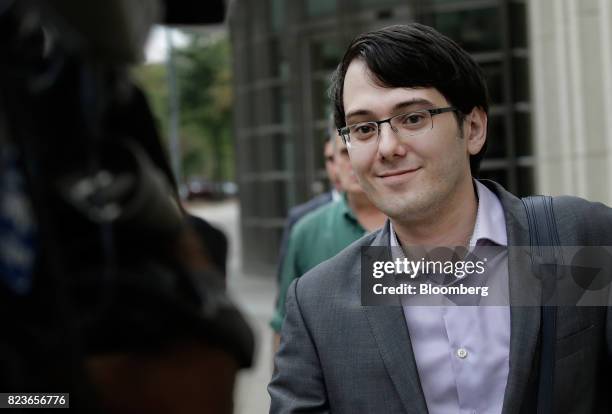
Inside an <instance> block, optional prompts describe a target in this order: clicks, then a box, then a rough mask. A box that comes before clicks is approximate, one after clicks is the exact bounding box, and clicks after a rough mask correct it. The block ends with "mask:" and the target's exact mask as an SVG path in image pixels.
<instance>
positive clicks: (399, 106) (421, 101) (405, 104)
mask: <svg viewBox="0 0 612 414" xmlns="http://www.w3.org/2000/svg"><path fill="white" fill-rule="evenodd" d="M413 105H426V106H432V107H433V106H435V105H434V104H433V103H432V102H431V101H428V100H427V99H425V98H414V99H410V100H408V101H404V102H400V103H398V104H395V106H393V110H394V111H397V110H398V109H405V108H407V107H409V106H413Z"/></svg>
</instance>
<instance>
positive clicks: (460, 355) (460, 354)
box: [457, 348, 468, 359]
mask: <svg viewBox="0 0 612 414" xmlns="http://www.w3.org/2000/svg"><path fill="white" fill-rule="evenodd" d="M467 356H468V352H467V350H466V349H465V348H459V349H457V358H461V359H465V358H467Z"/></svg>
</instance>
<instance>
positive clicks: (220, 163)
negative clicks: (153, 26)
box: [176, 35, 234, 181]
mask: <svg viewBox="0 0 612 414" xmlns="http://www.w3.org/2000/svg"><path fill="white" fill-rule="evenodd" d="M176 61H177V76H178V84H179V91H180V92H179V93H180V106H181V127H182V128H184V129H185V136H184V138H185V140H183V142H184V143H185V144H186V145H185V153H184V154H185V161H186V163H185V167H184V169H185V173H188V172H189V173H193V172H195V171H188V170H190V169H191V168H193V167H195V165H193V166H192V165H190V164H189V160H191V159H192V160H193V162H194V163H196V162H199V161H198V160H201V161H202V162H203V164H204V165H205V169H204V171H203V172H204V173H205V175H206V176H208V177H209V178H211V179H213V180H215V181H221V180H227V179H233V176H234V174H233V148H232V143H231V125H232V101H233V100H232V77H231V67H230V45H229V41H228V39H227V37H218V38H214V39H211V38H210V36H205V35H193V36H192V38H191V41H190V43H189V44H188V45H187V46H186V47H185V48H182V49H180V50H177V53H176ZM189 151H197V152H198V154H190V152H189ZM189 157H191V158H189Z"/></svg>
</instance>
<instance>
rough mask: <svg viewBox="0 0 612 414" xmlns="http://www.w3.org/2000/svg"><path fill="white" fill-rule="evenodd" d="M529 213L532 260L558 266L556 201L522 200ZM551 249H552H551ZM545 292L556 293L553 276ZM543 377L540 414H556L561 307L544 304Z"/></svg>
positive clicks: (546, 280)
mask: <svg viewBox="0 0 612 414" xmlns="http://www.w3.org/2000/svg"><path fill="white" fill-rule="evenodd" d="M522 201H523V204H524V206H525V210H526V211H527V221H528V224H529V243H530V245H531V253H532V257H540V258H541V259H542V261H543V263H548V264H552V263H557V258H559V257H561V256H555V249H554V248H551V247H558V246H560V244H561V242H560V240H559V234H558V231H557V223H556V220H555V215H554V211H553V200H552V197H549V196H532V197H526V198H524V199H522ZM548 246H550V247H548ZM540 274H541V275H542V292H543V297H545V296H544V295H545V294H546V293H545V292H552V291H553V290H551V289H554V286H555V282H556V280H555V277H556V275H555V274H554V272H553V274H552V275H551V274H547V275H545V274H542V273H540ZM542 303H543V305H542V309H541V311H542V312H541V315H542V321H541V327H540V331H541V335H542V336H541V349H540V376H539V380H538V411H537V413H538V414H547V413H552V412H553V393H554V376H555V372H554V371H555V337H556V326H555V325H556V319H557V307H556V306H549V305H546V306H545V305H544V302H542Z"/></svg>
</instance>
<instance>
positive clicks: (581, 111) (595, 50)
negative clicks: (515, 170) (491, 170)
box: [528, 0, 612, 204]
mask: <svg viewBox="0 0 612 414" xmlns="http://www.w3.org/2000/svg"><path fill="white" fill-rule="evenodd" d="M611 7H612V6H610V4H609V1H608V0H537V1H536V0H531V1H529V2H528V10H529V13H528V18H529V35H530V42H531V44H530V51H531V62H532V66H531V79H532V95H533V99H532V102H533V125H534V129H533V131H534V135H533V140H534V151H535V154H534V156H535V159H536V189H537V192H539V193H544V194H553V195H557V194H573V195H578V196H581V197H585V198H588V199H590V200H596V201H603V202H605V203H608V204H612V183H611V181H612V150H611V149H612V78H611V77H612V69H611V68H612V50H610V46H611V45H612V35H611V29H610V24H611V23H612V12H611Z"/></svg>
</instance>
